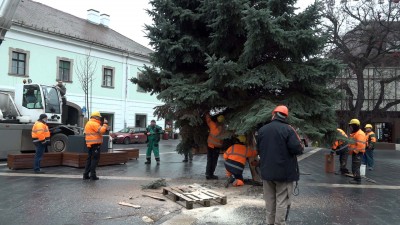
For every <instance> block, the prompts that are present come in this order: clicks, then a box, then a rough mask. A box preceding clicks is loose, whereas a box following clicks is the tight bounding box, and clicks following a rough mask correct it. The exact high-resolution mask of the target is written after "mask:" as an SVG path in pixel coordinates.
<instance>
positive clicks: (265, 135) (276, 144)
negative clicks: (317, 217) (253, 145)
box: [257, 105, 304, 224]
mask: <svg viewBox="0 0 400 225" xmlns="http://www.w3.org/2000/svg"><path fill="white" fill-rule="evenodd" d="M288 115H289V110H288V108H287V107H286V106H283V105H281V106H277V107H276V108H275V109H274V111H273V112H272V121H271V122H270V123H269V124H267V125H264V126H263V127H261V128H260V130H258V137H257V148H258V151H259V154H260V168H261V178H262V180H263V187H264V200H265V206H266V214H267V215H266V218H267V223H268V224H286V219H287V217H288V213H289V208H290V203H291V201H290V200H291V199H290V196H291V194H292V192H293V182H297V181H298V180H299V167H298V163H297V156H298V155H301V154H302V153H303V151H304V146H303V144H302V142H301V140H300V138H299V135H298V134H297V133H296V131H295V130H294V129H293V127H291V126H290V125H289V124H288V123H287V122H286V119H287V117H288Z"/></svg>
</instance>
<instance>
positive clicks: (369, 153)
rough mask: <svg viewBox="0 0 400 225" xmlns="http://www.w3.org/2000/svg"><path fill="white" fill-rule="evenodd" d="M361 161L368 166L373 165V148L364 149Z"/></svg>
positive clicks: (371, 166)
mask: <svg viewBox="0 0 400 225" xmlns="http://www.w3.org/2000/svg"><path fill="white" fill-rule="evenodd" d="M362 163H363V164H365V165H367V167H368V168H373V167H374V149H366V150H365V154H364V155H363V158H362Z"/></svg>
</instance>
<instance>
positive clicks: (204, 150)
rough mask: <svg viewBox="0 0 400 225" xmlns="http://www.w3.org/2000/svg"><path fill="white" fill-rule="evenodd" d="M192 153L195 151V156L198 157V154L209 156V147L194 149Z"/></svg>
mask: <svg viewBox="0 0 400 225" xmlns="http://www.w3.org/2000/svg"><path fill="white" fill-rule="evenodd" d="M192 151H193V155H196V154H207V146H206V145H204V146H201V147H199V148H192Z"/></svg>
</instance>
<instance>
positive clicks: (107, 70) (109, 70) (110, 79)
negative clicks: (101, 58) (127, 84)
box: [102, 66, 114, 88]
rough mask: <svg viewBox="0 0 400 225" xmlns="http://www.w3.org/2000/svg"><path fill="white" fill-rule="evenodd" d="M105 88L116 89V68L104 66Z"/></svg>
mask: <svg viewBox="0 0 400 225" xmlns="http://www.w3.org/2000/svg"><path fill="white" fill-rule="evenodd" d="M102 86H103V87H111V88H113V87H114V68H113V67H105V66H103V85H102Z"/></svg>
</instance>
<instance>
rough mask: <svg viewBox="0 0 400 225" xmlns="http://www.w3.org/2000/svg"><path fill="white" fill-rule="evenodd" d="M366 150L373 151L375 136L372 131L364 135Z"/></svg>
mask: <svg viewBox="0 0 400 225" xmlns="http://www.w3.org/2000/svg"><path fill="white" fill-rule="evenodd" d="M365 136H366V138H367V139H366V140H367V147H368V149H374V148H375V143H376V135H375V133H374V132H373V131H370V132H367V133H365Z"/></svg>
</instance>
